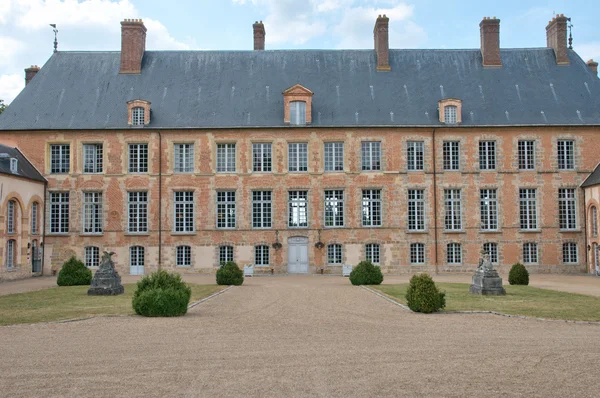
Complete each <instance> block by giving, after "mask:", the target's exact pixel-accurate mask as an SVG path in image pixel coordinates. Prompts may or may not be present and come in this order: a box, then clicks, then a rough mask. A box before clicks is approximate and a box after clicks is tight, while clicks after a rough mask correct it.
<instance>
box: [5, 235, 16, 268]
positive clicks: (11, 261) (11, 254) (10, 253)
mask: <svg viewBox="0 0 600 398" xmlns="http://www.w3.org/2000/svg"><path fill="white" fill-rule="evenodd" d="M15 246H16V242H15V240H14V239H9V240H8V241H7V242H6V268H8V269H13V268H14V267H15V252H16V250H15Z"/></svg>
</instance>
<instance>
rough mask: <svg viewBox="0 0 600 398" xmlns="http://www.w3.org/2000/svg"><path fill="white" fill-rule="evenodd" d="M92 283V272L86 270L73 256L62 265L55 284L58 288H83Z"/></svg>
mask: <svg viewBox="0 0 600 398" xmlns="http://www.w3.org/2000/svg"><path fill="white" fill-rule="evenodd" d="M91 282H92V271H90V270H89V269H87V267H86V266H85V264H83V262H82V261H80V260H77V259H76V258H75V256H73V257H71V258H70V259H69V260H68V261H67V262H66V263H64V264H63V266H62V268H61V269H60V272H59V273H58V278H57V279H56V284H57V285H58V286H85V285H89V284H90V283H91Z"/></svg>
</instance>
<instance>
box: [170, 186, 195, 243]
mask: <svg viewBox="0 0 600 398" xmlns="http://www.w3.org/2000/svg"><path fill="white" fill-rule="evenodd" d="M173 203H174V206H173V232H175V233H193V232H195V231H196V228H195V225H194V221H195V216H194V214H195V207H196V206H195V200H194V191H174V192H173Z"/></svg>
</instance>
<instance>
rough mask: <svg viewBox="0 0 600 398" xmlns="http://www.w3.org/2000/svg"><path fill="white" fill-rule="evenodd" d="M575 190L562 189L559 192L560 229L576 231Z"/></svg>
mask: <svg viewBox="0 0 600 398" xmlns="http://www.w3.org/2000/svg"><path fill="white" fill-rule="evenodd" d="M575 201H576V199H575V189H572V188H561V189H559V190H558V209H559V210H558V213H559V214H558V215H559V223H560V229H567V230H568V229H576V228H577V218H576V215H575V214H576V213H575V208H576V207H577V206H576V203H575Z"/></svg>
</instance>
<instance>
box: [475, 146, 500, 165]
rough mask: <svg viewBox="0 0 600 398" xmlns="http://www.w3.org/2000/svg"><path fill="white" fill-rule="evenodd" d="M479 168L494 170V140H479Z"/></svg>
mask: <svg viewBox="0 0 600 398" xmlns="http://www.w3.org/2000/svg"><path fill="white" fill-rule="evenodd" d="M479 170H496V141H479Z"/></svg>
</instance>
